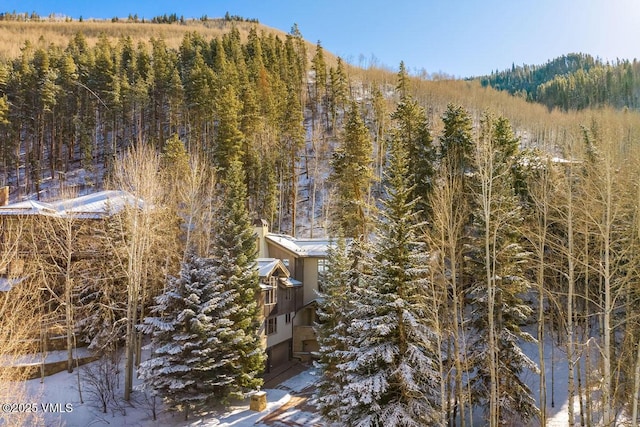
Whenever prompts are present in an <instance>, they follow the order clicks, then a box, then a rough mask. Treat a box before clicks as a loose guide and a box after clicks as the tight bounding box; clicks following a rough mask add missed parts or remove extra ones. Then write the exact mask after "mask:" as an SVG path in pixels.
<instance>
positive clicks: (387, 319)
mask: <svg viewBox="0 0 640 427" xmlns="http://www.w3.org/2000/svg"><path fill="white" fill-rule="evenodd" d="M406 171H407V157H406V151H405V148H404V147H403V145H402V144H399V143H397V141H394V142H393V144H392V147H391V161H390V167H389V171H388V175H389V186H388V187H387V192H388V193H389V198H388V199H387V200H386V201H385V202H384V204H383V209H382V214H381V218H380V220H379V222H378V237H377V238H376V239H375V243H374V244H373V247H372V255H373V256H372V257H362V258H361V260H362V263H363V264H362V265H363V267H361V268H362V269H361V270H360V274H361V277H360V280H359V281H358V283H357V285H356V286H355V287H354V290H353V296H352V301H353V304H352V310H351V312H350V315H349V321H350V324H349V326H348V328H347V329H346V336H345V342H344V346H345V347H344V348H345V349H346V350H345V351H343V352H341V353H340V354H341V355H342V362H341V363H339V364H338V365H337V368H338V371H339V372H340V376H341V378H340V383H341V385H342V389H341V390H338V391H337V392H338V393H339V397H340V401H341V404H342V407H341V408H340V410H341V419H340V421H339V422H340V423H341V424H342V425H358V426H381V425H384V426H425V425H443V419H444V414H441V413H440V407H439V405H440V401H439V399H440V398H439V393H440V388H439V377H440V375H439V372H438V370H437V366H436V363H437V362H436V360H437V358H438V355H437V354H436V353H437V352H436V350H435V346H434V343H433V342H434V334H433V330H432V329H431V325H432V321H431V320H430V319H431V318H432V316H433V315H434V314H433V313H432V310H430V307H431V306H430V305H429V304H428V300H427V299H428V298H429V286H428V281H427V268H426V253H425V248H424V245H423V244H421V243H419V242H418V239H417V237H416V232H417V227H418V224H416V222H415V213H412V210H413V204H414V201H413V200H410V198H409V194H410V191H411V188H410V187H408V186H407V180H406ZM369 262H370V265H369V266H368V265H366V264H367V263H369Z"/></svg>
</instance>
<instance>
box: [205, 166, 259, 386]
mask: <svg viewBox="0 0 640 427" xmlns="http://www.w3.org/2000/svg"><path fill="white" fill-rule="evenodd" d="M222 189H223V192H224V194H223V199H222V200H224V203H223V204H222V205H221V207H220V208H219V211H218V212H217V215H216V220H215V222H214V224H213V227H212V243H211V249H210V253H209V256H211V257H212V258H213V260H214V264H215V266H216V272H217V274H218V277H219V280H220V281H221V282H222V283H223V285H224V288H225V289H226V290H228V291H231V290H233V291H234V292H235V293H236V297H235V298H236V300H235V303H236V304H237V305H238V307H239V308H238V310H237V311H236V312H234V313H233V314H232V315H231V316H230V319H231V321H232V322H233V324H234V328H236V330H237V331H238V332H239V335H238V338H237V340H236V342H235V344H234V346H235V349H236V351H237V353H238V354H239V356H240V358H239V363H238V365H237V371H236V372H235V373H234V374H233V375H234V378H235V381H236V383H237V384H238V386H239V387H241V388H242V389H244V390H247V389H253V388H255V387H257V386H259V385H261V384H262V379H261V378H259V377H258V375H259V374H260V372H261V371H262V369H263V368H264V363H265V357H266V356H265V353H264V350H263V349H262V347H261V344H260V339H259V337H258V330H259V327H260V324H261V322H260V310H259V308H260V307H259V305H258V297H259V295H260V285H259V278H258V271H257V269H256V257H257V248H256V240H255V235H254V231H253V227H252V223H251V220H250V218H249V213H248V212H247V208H246V203H247V190H246V186H245V182H244V174H243V172H242V163H241V162H240V161H239V160H233V161H231V162H230V165H229V169H228V171H227V173H226V176H225V178H224V180H223V182H222Z"/></svg>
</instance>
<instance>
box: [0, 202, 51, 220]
mask: <svg viewBox="0 0 640 427" xmlns="http://www.w3.org/2000/svg"><path fill="white" fill-rule="evenodd" d="M57 214H58V211H57V210H56V208H54V207H53V206H51V205H50V204H48V203H43V202H37V201H35V200H25V201H24V202H19V203H12V204H10V205H6V206H0V215H7V216H16V215H57Z"/></svg>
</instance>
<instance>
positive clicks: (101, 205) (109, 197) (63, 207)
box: [0, 190, 144, 218]
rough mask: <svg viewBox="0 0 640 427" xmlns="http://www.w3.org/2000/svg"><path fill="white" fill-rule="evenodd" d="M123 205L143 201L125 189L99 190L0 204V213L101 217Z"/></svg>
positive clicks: (139, 203)
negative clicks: (45, 201)
mask: <svg viewBox="0 0 640 427" xmlns="http://www.w3.org/2000/svg"><path fill="white" fill-rule="evenodd" d="M125 206H139V207H143V206H144V202H143V201H141V200H139V199H136V198H135V197H133V196H132V195H131V194H130V193H127V192H126V191H114V190H107V191H100V192H98V193H92V194H87V195H86V196H80V197H75V198H73V199H65V200H58V201H55V202H51V203H43V202H38V201H35V200H25V201H23V202H18V203H12V204H10V205H6V206H0V215H5V216H20V215H51V216H60V217H64V216H74V217H78V218H102V217H105V216H109V215H111V214H114V213H117V212H120V211H122V210H123V209H124V208H125Z"/></svg>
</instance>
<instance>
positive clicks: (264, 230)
mask: <svg viewBox="0 0 640 427" xmlns="http://www.w3.org/2000/svg"><path fill="white" fill-rule="evenodd" d="M253 229H254V230H255V233H256V245H257V248H258V258H268V257H269V248H268V247H267V239H266V237H267V234H269V223H268V222H267V221H266V220H264V219H256V220H255V221H253Z"/></svg>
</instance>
